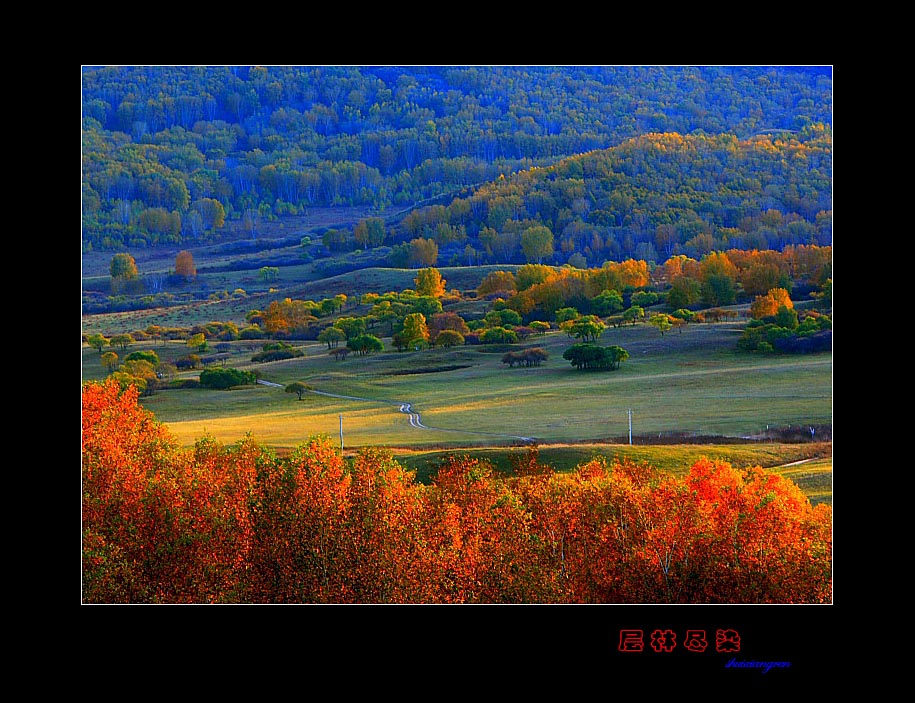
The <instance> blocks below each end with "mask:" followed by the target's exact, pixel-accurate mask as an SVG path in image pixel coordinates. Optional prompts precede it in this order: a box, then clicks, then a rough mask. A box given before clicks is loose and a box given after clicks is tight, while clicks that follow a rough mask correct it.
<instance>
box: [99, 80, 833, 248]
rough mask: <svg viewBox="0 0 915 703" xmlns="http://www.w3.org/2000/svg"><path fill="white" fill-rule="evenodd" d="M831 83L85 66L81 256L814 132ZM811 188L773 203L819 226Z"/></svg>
mask: <svg viewBox="0 0 915 703" xmlns="http://www.w3.org/2000/svg"><path fill="white" fill-rule="evenodd" d="M831 75H832V71H831V68H830V67H727V66H725V67H721V66H718V67H669V66H654V67H652V66H649V67H626V66H623V67H620V66H584V67H580V66H578V67H576V66H560V67H550V66H496V67H489V66H470V67H461V66H433V67H423V66H411V67H358V66H342V67H334V66H299V67H296V66H267V67H224V66H217V67H206V66H155V67H151V66H140V67H132V66H126V67H92V68H85V69H83V71H82V97H83V102H82V107H83V109H82V116H83V118H82V158H83V198H82V204H83V223H82V224H83V227H82V240H83V248H84V250H90V249H95V250H98V249H107V250H116V249H123V248H131V249H139V248H143V247H148V246H154V245H160V244H165V245H179V244H180V245H195V244H199V243H203V242H207V241H218V240H219V239H220V238H221V234H222V232H224V231H225V230H226V229H228V228H229V225H230V224H231V225H233V229H235V230H237V229H239V228H241V229H242V231H243V232H248V233H249V234H250V236H252V237H254V236H257V234H258V231H259V229H260V228H262V227H264V226H265V225H266V224H267V223H270V222H274V221H276V220H277V219H281V218H283V217H286V216H291V215H299V216H301V215H303V214H306V213H308V212H309V210H310V209H311V208H319V207H328V206H333V207H336V206H351V207H366V208H372V209H373V210H374V211H375V212H376V213H378V214H379V216H384V214H385V213H387V212H391V211H397V210H401V209H403V208H405V207H410V206H412V205H414V204H417V203H422V202H423V201H426V200H427V199H429V198H441V201H439V202H442V203H443V204H447V203H448V201H449V200H451V199H452V198H453V196H455V195H457V194H459V193H462V192H464V193H466V191H463V190H462V189H465V188H466V187H468V186H475V185H478V184H483V183H487V182H490V181H496V180H497V179H499V178H500V176H505V177H510V176H511V174H513V173H515V172H517V171H522V170H527V169H530V168H532V167H538V166H539V167H547V166H551V165H554V164H556V163H557V162H558V161H559V160H561V159H563V158H565V157H569V156H573V155H576V154H582V153H585V152H590V151H594V150H603V149H608V148H613V147H623V146H624V145H626V144H627V143H631V144H633V145H637V144H638V142H629V140H633V138H636V137H639V136H641V135H645V134H648V133H662V132H663V133H677V134H680V135H692V136H708V137H710V138H711V137H713V136H715V135H724V134H727V135H732V138H734V139H736V140H749V139H750V138H751V137H753V136H754V135H761V134H763V135H764V134H772V135H773V136H775V135H778V136H781V135H783V134H784V135H788V136H793V135H797V134H804V133H805V130H810V129H812V128H813V129H819V128H820V127H819V126H826V127H827V128H828V126H829V125H830V124H831V119H832V117H831V113H832V79H831ZM773 145H775V143H774V142H773ZM631 148H636V147H635V146H633V147H631ZM788 167H789V168H794V166H793V165H792V164H790V163H789V164H788ZM572 168H574V166H573V167H572ZM614 171H615V172H616V169H614ZM582 175H583V176H585V175H587V174H584V173H583V174H582ZM618 175H619V176H621V177H623V176H626V177H629V176H632V175H633V174H629V173H626V171H625V170H621V171H619V172H618ZM690 177H691V178H699V179H700V180H702V179H704V178H705V173H704V172H702V170H701V169H700V173H699V174H698V175H694V174H692V173H690ZM748 178H750V179H751V182H747V183H746V184H744V186H745V190H746V191H747V192H750V193H753V192H754V191H758V190H759V188H757V187H756V184H755V183H753V182H752V179H753V178H758V176H750V177H748ZM759 180H760V186H761V187H763V188H765V186H766V185H775V186H781V185H787V184H780V183H778V182H776V181H769V180H768V179H767V178H760V179H759ZM764 183H765V185H763V184H764ZM632 187H634V188H637V187H641V186H634V185H633V186H632ZM704 188H705V186H701V185H693V186H692V190H694V191H696V192H702V191H703V189H704ZM817 191H818V193H819V195H818V196H816V197H814V198H812V199H811V198H810V197H809V196H810V194H809V193H808V192H807V189H806V187H804V188H798V192H797V195H796V196H792V197H795V198H800V199H802V200H805V202H808V201H809V202H810V203H813V202H815V203H816V204H815V205H813V204H805V205H804V208H807V209H809V208H811V207H813V208H816V211H815V212H813V213H810V212H807V211H806V210H805V211H804V212H803V213H801V212H799V210H798V208H794V207H793V206H792V204H791V203H790V202H786V201H785V199H784V197H783V196H782V195H779V196H777V197H776V200H779V199H781V202H782V204H783V205H787V207H789V208H791V209H789V210H788V211H782V210H783V207H782V205H779V204H775V205H773V208H772V209H776V210H780V211H782V214H783V215H788V214H791V213H795V212H797V213H798V214H801V215H802V216H803V217H804V219H805V220H807V221H808V222H811V223H813V222H814V219H815V217H816V213H817V212H819V211H820V210H823V209H826V208H823V207H822V204H823V203H822V201H823V197H822V192H823V188H822V187H821V186H817ZM620 195H623V194H622V193H621V194H620ZM627 197H634V198H635V199H636V201H639V198H638V197H637V196H636V195H633V194H632V193H627ZM789 200H790V198H789ZM721 204H722V206H723V207H730V208H732V209H733V208H737V209H739V208H740V207H741V204H740V203H730V202H728V203H724V202H722V203H721ZM706 207H714V203H712V204H709V203H707V204H706ZM754 208H755V203H752V204H751V205H750V206H749V210H751V211H752V210H753V209H754ZM804 208H801V209H804ZM597 209H599V210H604V211H606V212H613V211H612V210H608V209H607V208H597ZM538 212H540V214H541V215H542V214H543V212H545V211H541V210H538ZM573 213H574V210H573ZM513 214H514V213H513ZM578 214H581V213H578ZM738 214H739V213H738ZM738 214H735V213H734V212H732V214H731V217H732V218H733V217H735V216H738ZM752 214H753V213H751V215H752ZM476 215H477V213H474V216H476ZM487 216H488V214H487ZM493 219H494V220H495V219H496V218H495V217H494V218H493ZM541 219H542V217H541ZM581 219H582V222H584V223H586V224H590V225H594V226H609V225H610V224H612V223H609V222H608V223H607V224H602V223H598V222H596V221H595V220H594V218H593V217H592V218H591V219H588V218H584V217H582V218H581ZM624 219H625V216H624ZM712 219H714V218H712ZM719 219H722V218H719ZM554 220H555V218H554ZM722 221H730V220H727V219H726V218H724V219H722ZM467 224H468V225H470V226H471V228H472V223H470V222H469V221H468V223H467ZM487 224H489V223H487ZM636 224H638V223H636ZM713 224H714V223H713ZM614 226H623V227H625V226H629V224H628V223H627V222H625V221H618V222H616V223H615V224H614ZM639 226H641V225H639ZM727 226H731V225H727ZM734 226H737V227H740V224H739V216H738V223H737V224H736V225H734ZM473 234H474V233H473V232H472V231H470V232H469V236H473ZM553 234H554V235H555V236H560V235H562V234H563V233H562V232H556V231H554V232H553ZM697 234H699V232H697ZM631 236H632V237H633V239H632V241H633V242H634V244H635V245H636V246H637V245H638V244H639V243H641V242H642V241H645V234H644V233H636V234H632V235H631ZM712 236H713V237H715V236H717V235H716V234H715V233H714V232H713V233H712ZM766 236H768V235H766ZM681 238H682V237H681ZM689 238H691V237H687V238H686V239H689ZM567 239H568V237H567ZM572 239H573V240H574V239H575V237H572ZM625 242H626V240H625V236H623V238H622V240H621V242H620V245H621V247H622V248H623V249H622V251H623V253H625V252H626V247H627V244H626V243H625ZM388 243H390V244H396V243H397V241H396V239H393V238H392V239H391V241H390V242H388ZM681 243H685V242H681ZM605 246H606V245H605ZM465 248H466V247H465ZM578 249H579V247H577V246H576V251H578ZM591 249H592V253H593V252H594V250H595V248H594V247H591ZM467 253H468V254H470V252H467ZM565 253H569V252H565ZM579 253H581V254H582V255H583V256H585V257H588V256H589V255H588V254H587V252H584V250H583V249H582V250H581V251H580V252H579ZM659 253H660V252H659ZM595 256H596V257H597V258H600V255H595Z"/></svg>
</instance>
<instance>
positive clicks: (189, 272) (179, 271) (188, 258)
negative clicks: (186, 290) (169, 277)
mask: <svg viewBox="0 0 915 703" xmlns="http://www.w3.org/2000/svg"><path fill="white" fill-rule="evenodd" d="M175 274H176V275H178V276H182V277H183V278H185V279H189V278H194V277H195V276H196V275H197V267H196V266H195V264H194V255H193V254H192V253H191V252H190V251H187V250H184V251H179V252H178V254H177V256H175Z"/></svg>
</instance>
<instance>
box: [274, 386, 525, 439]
mask: <svg viewBox="0 0 915 703" xmlns="http://www.w3.org/2000/svg"><path fill="white" fill-rule="evenodd" d="M257 382H258V383H260V384H261V385H264V386H271V387H273V388H283V387H284V386H283V384H281V383H273V382H272V381H264V380H261V379H258V380H257ZM309 393H314V394H315V395H323V396H326V397H328V398H340V399H341V400H358V401H362V402H365V403H380V404H382V405H396V406H397V409H398V410H399V411H400V412H401V413H403V414H404V415H406V416H407V419H408V421H409V423H410V427H415V428H416V429H418V430H434V431H436V432H453V433H455V434H472V435H481V436H485V437H507V438H509V439H519V440H521V441H522V442H529V443H533V442H536V441H537V440H536V439H534V438H533V437H521V436H519V435H511V434H503V433H501V432H481V431H479V430H453V429H448V428H446V427H430V426H429V425H424V424H423V422H422V418H421V417H420V414H419V413H418V412H416V411H415V410H414V409H413V403H405V402H403V401H400V400H378V399H377V398H361V397H359V396H354V395H339V394H338V393H327V392H326V391H316V390H310V391H309Z"/></svg>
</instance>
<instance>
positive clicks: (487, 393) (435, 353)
mask: <svg viewBox="0 0 915 703" xmlns="http://www.w3.org/2000/svg"><path fill="white" fill-rule="evenodd" d="M210 319H213V318H210ZM740 330H741V323H738V322H735V323H713V324H691V325H689V326H687V327H686V329H685V330H684V331H683V332H682V333H677V332H675V331H671V332H667V333H666V334H664V335H661V333H660V332H659V331H658V330H657V329H656V328H654V327H651V326H649V325H645V324H638V325H634V326H631V325H627V326H625V327H623V328H619V329H617V328H609V329H607V330H606V331H605V332H604V334H603V336H602V338H601V339H600V343H602V344H605V345H607V344H617V345H619V346H622V347H623V348H624V349H626V350H627V351H628V352H629V354H630V358H629V359H628V360H627V361H625V362H624V363H623V364H622V365H621V366H620V368H619V369H617V370H615V371H598V372H595V371H579V370H576V369H574V368H573V367H572V366H571V365H570V364H569V362H568V361H566V360H564V359H563V358H562V353H563V351H564V350H565V349H566V348H567V347H568V346H570V345H571V344H572V342H573V340H571V339H570V338H569V337H568V336H567V335H566V334H565V333H563V332H551V333H548V334H546V335H544V336H540V337H532V338H529V339H528V340H527V342H526V343H524V344H523V345H516V346H513V347H497V348H493V347H489V346H486V345H480V346H463V347H455V348H452V349H428V350H422V351H409V352H396V351H393V350H392V349H391V346H390V340H387V339H386V340H384V341H385V343H386V351H384V352H381V353H378V354H373V355H369V356H364V357H360V356H356V355H350V356H349V358H347V359H346V360H343V361H337V360H335V359H334V358H333V357H332V356H330V355H329V354H328V350H327V348H326V347H325V346H324V345H321V344H319V343H317V342H301V343H295V346H298V347H299V348H300V349H301V350H302V351H303V352H304V356H302V357H298V358H294V359H288V360H283V361H276V362H270V363H259V364H255V363H252V362H251V356H252V355H253V354H254V353H255V352H256V351H259V350H260V348H261V346H262V342H254V341H238V342H232V343H231V352H230V357H229V359H228V360H226V361H225V363H226V365H228V366H231V367H233V368H239V369H246V370H254V371H256V372H257V374H258V376H259V378H260V380H261V381H262V382H264V383H261V384H258V385H251V386H243V387H238V388H234V389H232V390H228V391H216V390H207V389H203V388H185V389H166V390H158V391H156V392H155V393H153V394H152V395H149V396H146V397H144V398H143V399H142V403H143V405H144V406H145V407H147V408H148V409H149V410H150V411H152V412H153V413H154V414H155V415H156V417H157V419H158V420H159V421H161V422H163V423H164V424H165V425H166V426H168V428H169V429H170V431H171V432H172V433H173V435H174V436H175V438H176V439H177V441H178V442H179V443H181V444H183V445H186V446H190V445H192V444H193V443H194V442H195V441H196V440H198V439H200V438H201V437H204V436H210V437H213V438H215V439H216V440H218V441H220V442H223V443H226V444H231V443H234V442H236V441H238V440H240V439H241V438H243V437H245V436H246V435H251V436H252V437H253V438H254V439H255V440H257V441H259V442H261V443H263V444H265V445H268V446H270V447H272V448H275V449H276V450H277V451H281V452H284V451H288V450H291V449H292V448H294V447H295V446H297V445H299V444H301V443H303V442H305V441H307V440H308V439H309V438H310V437H312V436H315V435H329V436H331V437H333V438H334V439H335V441H337V440H338V438H339V437H340V434H341V426H342V435H343V436H342V440H343V447H344V451H346V452H350V451H354V450H356V449H358V448H360V447H367V446H372V447H384V448H387V449H389V450H391V451H392V453H394V454H395V456H397V457H398V458H399V459H400V460H401V461H403V462H404V464H405V465H406V466H408V467H409V468H411V469H414V470H416V471H417V478H418V479H419V480H428V477H429V476H430V474H431V473H432V472H433V471H434V467H435V465H436V463H437V462H438V461H440V459H441V456H442V455H443V453H449V452H450V453H453V452H463V453H467V452H470V453H475V454H474V455H478V456H482V457H485V458H488V459H490V460H491V461H492V462H493V464H494V465H495V466H496V467H497V468H499V469H500V470H506V471H507V470H510V465H511V457H512V456H513V455H518V454H519V453H523V452H524V451H526V450H525V449H524V447H526V446H529V445H530V444H537V445H538V446H539V447H540V452H541V455H540V456H541V461H542V462H543V463H546V464H550V465H552V466H554V467H555V468H557V469H558V470H569V469H571V468H574V466H576V465H577V464H579V463H581V462H582V461H587V460H588V459H589V458H590V457H592V456H594V455H597V454H600V455H603V456H608V457H613V456H618V457H620V458H622V457H624V456H626V457H630V458H633V459H635V460H639V461H648V462H649V463H651V464H652V465H653V466H656V467H658V468H663V469H667V470H674V471H678V470H686V469H687V468H688V466H689V464H690V463H691V462H692V461H693V460H695V459H696V458H699V457H700V456H709V457H710V458H720V459H724V460H727V461H731V462H732V463H733V464H735V465H742V466H743V465H747V466H748V465H757V464H758V465H762V466H765V467H767V468H773V467H780V466H783V465H785V464H789V463H792V462H796V461H805V460H811V459H816V460H817V462H818V463H815V464H811V463H809V462H807V463H804V464H798V465H796V466H795V467H792V468H790V469H789V468H786V469H784V472H785V475H786V476H789V477H790V478H792V480H795V482H796V483H798V485H800V486H801V487H802V488H803V489H804V490H805V492H807V493H808V495H811V497H814V496H815V497H816V499H817V500H828V499H831V443H830V442H827V443H823V442H815V441H811V442H805V443H793V444H778V443H772V442H769V441H765V433H766V431H767V430H768V429H770V428H773V429H774V428H784V427H788V426H793V427H798V426H803V427H804V428H806V427H808V426H811V427H814V426H822V425H831V422H832V355H831V354H811V355H800V356H789V355H769V356H761V355H755V354H747V353H742V352H739V351H737V350H736V340H737V338H738V336H739V334H740ZM530 346H539V347H542V348H544V349H546V350H547V352H548V353H549V359H548V360H547V361H546V362H544V364H543V365H542V366H539V367H532V368H509V367H508V366H507V365H505V364H503V363H502V361H501V359H502V355H503V353H504V352H505V351H506V350H508V349H518V348H521V347H530ZM147 348H150V349H153V350H155V351H156V353H157V354H158V355H159V357H160V359H162V360H173V359H175V358H178V357H180V356H183V355H185V354H187V352H188V349H187V347H186V345H185V344H184V343H183V342H155V343H138V344H135V345H132V346H131V347H130V350H136V349H147ZM199 373H200V371H199V370H197V371H189V372H185V373H183V374H182V377H184V378H188V379H195V378H197V376H199ZM105 375H106V369H104V368H103V367H102V365H101V363H100V361H99V354H98V352H96V351H95V350H93V349H91V348H89V347H84V348H83V378H84V379H85V380H88V379H91V378H103V377H104V376H105ZM293 381H300V382H302V383H305V384H307V385H308V386H309V387H310V388H311V389H312V390H313V391H314V392H310V393H307V394H306V395H305V396H304V397H303V399H302V400H298V399H297V397H296V395H295V394H291V393H286V392H285V391H284V386H285V385H287V384H289V383H292V382H293ZM265 383H266V384H278V385H265ZM337 396H345V397H337ZM405 404H410V406H411V408H410V409H411V411H412V412H413V413H416V414H418V417H417V416H415V415H414V422H413V423H412V424H411V421H410V415H409V414H408V413H406V412H404V410H405V408H404V407H403V406H404V405H405ZM630 411H631V415H630ZM630 417H631V433H632V444H630V443H629V442H630ZM416 424H421V425H422V427H418V426H415V425H416ZM815 439H816V438H815V437H811V440H815ZM674 441H676V444H673V443H672V442H674Z"/></svg>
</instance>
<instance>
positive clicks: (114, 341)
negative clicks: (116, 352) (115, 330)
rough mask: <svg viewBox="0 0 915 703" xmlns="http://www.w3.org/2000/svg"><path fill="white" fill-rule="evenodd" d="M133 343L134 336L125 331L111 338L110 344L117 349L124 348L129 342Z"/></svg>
mask: <svg viewBox="0 0 915 703" xmlns="http://www.w3.org/2000/svg"><path fill="white" fill-rule="evenodd" d="M133 343H134V338H133V336H132V335H129V334H127V333H124V334H116V335H114V336H113V337H112V338H111V346H113V347H118V348H119V349H122V350H123V349H126V348H127V347H129V346H130V345H131V344H133Z"/></svg>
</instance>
